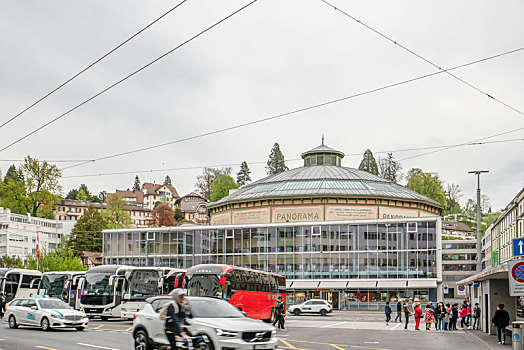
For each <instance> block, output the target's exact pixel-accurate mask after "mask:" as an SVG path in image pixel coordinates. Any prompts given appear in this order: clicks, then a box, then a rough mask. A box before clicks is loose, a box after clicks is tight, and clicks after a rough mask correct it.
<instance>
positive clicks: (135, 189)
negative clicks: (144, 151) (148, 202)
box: [133, 174, 140, 192]
mask: <svg viewBox="0 0 524 350" xmlns="http://www.w3.org/2000/svg"><path fill="white" fill-rule="evenodd" d="M137 191H140V179H139V178H138V174H137V175H136V176H135V184H134V185H133V192H137Z"/></svg>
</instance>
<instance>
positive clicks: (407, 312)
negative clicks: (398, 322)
mask: <svg viewBox="0 0 524 350" xmlns="http://www.w3.org/2000/svg"><path fill="white" fill-rule="evenodd" d="M402 312H404V319H405V321H406V323H405V324H404V330H407V329H408V323H409V317H410V316H411V315H412V313H411V309H410V308H409V304H408V302H407V301H404V305H402Z"/></svg>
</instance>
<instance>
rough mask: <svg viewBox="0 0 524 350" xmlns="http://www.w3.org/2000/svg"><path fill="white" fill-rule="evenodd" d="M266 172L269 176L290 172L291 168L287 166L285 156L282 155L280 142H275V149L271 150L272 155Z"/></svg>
mask: <svg viewBox="0 0 524 350" xmlns="http://www.w3.org/2000/svg"><path fill="white" fill-rule="evenodd" d="M266 170H267V174H268V175H273V174H278V173H282V172H284V171H288V170H289V168H288V167H287V166H286V161H285V159H284V154H282V151H281V150H280V145H279V144H278V142H275V144H274V145H273V148H271V153H270V154H269V159H268V160H267V166H266Z"/></svg>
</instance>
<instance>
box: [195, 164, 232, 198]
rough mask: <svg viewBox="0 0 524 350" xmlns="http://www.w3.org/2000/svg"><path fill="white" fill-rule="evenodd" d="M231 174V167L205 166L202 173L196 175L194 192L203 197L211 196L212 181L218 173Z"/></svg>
mask: <svg viewBox="0 0 524 350" xmlns="http://www.w3.org/2000/svg"><path fill="white" fill-rule="evenodd" d="M220 174H223V175H228V176H229V175H231V168H230V167H227V168H221V169H219V168H208V167H205V168H204V169H203V170H202V174H200V175H198V176H197V182H196V183H195V192H197V193H198V194H200V195H201V196H202V197H204V198H205V199H208V200H209V198H210V196H211V186H212V185H213V181H215V179H216V178H217V176H218V175H220Z"/></svg>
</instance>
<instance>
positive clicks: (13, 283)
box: [4, 272, 20, 302]
mask: <svg viewBox="0 0 524 350" xmlns="http://www.w3.org/2000/svg"><path fill="white" fill-rule="evenodd" d="M19 285H20V273H18V272H13V273H9V274H7V275H6V276H5V282H4V294H5V296H6V302H10V301H11V300H13V299H14V298H15V297H16V293H17V292H18V288H19Z"/></svg>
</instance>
